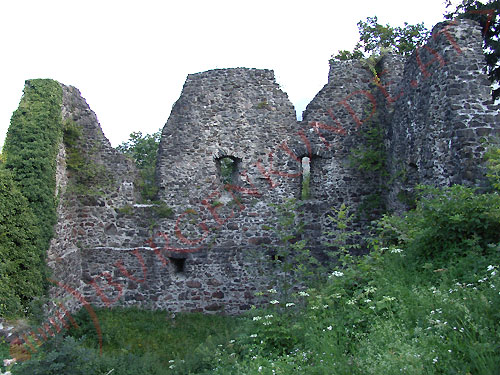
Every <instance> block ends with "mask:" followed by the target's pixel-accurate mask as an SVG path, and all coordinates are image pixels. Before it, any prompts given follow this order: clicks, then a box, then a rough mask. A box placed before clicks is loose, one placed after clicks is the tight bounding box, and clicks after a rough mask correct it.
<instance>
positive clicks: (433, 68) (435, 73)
mask: <svg viewBox="0 0 500 375" xmlns="http://www.w3.org/2000/svg"><path fill="white" fill-rule="evenodd" d="M446 27H447V28H446ZM445 28H446V29H445ZM444 31H446V32H444ZM433 35H434V37H432V38H431V39H430V40H429V42H428V44H427V46H426V47H423V48H420V49H419V51H418V54H417V53H414V54H413V56H411V57H409V58H408V59H404V58H402V57H398V56H392V55H388V56H385V57H384V58H383V59H382V60H381V61H380V62H379V64H378V66H377V69H378V71H379V76H380V80H377V79H376V78H375V76H374V75H373V73H372V72H371V71H370V69H368V68H367V66H366V65H364V64H363V63H362V62H360V61H346V62H333V63H332V64H331V68H330V72H329V76H328V83H327V84H326V85H325V86H324V87H323V89H322V90H321V91H320V92H319V93H318V94H317V95H316V97H315V98H314V99H313V100H312V101H311V103H310V104H309V105H308V106H307V108H306V110H305V112H304V116H303V121H301V122H297V121H296V117H295V111H294V108H293V105H292V104H291V103H290V101H289V100H288V97H287V95H286V93H284V92H283V91H282V90H281V89H280V88H279V85H278V84H277V83H276V81H275V78H274V73H273V72H272V71H271V70H261V69H245V68H236V69H217V70H211V71H207V72H203V73H197V74H191V75H189V76H188V77H187V79H186V82H185V84H184V87H183V90H182V93H181V95H180V97H179V99H178V101H177V102H176V103H175V105H174V107H173V109H172V113H171V115H170V117H169V119H168V121H167V123H166V125H165V127H164V129H163V132H162V137H161V142H160V147H159V152H158V161H157V170H156V179H157V184H158V187H159V196H158V198H159V199H160V200H161V201H162V202H163V203H164V204H165V205H166V206H167V207H169V208H170V209H171V212H170V214H169V215H165V213H163V214H162V213H161V212H160V211H159V208H161V207H159V206H157V205H152V204H148V205H145V204H139V203H138V192H137V191H136V190H135V187H134V181H135V179H136V176H137V171H136V170H135V167H134V165H133V162H132V161H131V160H130V159H128V158H126V157H125V156H123V155H121V154H120V153H119V152H117V151H116V150H114V149H113V148H112V147H111V146H110V144H109V142H108V141H107V139H106V138H105V137H104V135H103V134H102V131H101V129H100V126H99V123H98V121H97V118H96V116H95V114H94V113H93V112H92V111H91V110H90V108H88V105H87V104H86V103H85V100H84V99H83V98H82V97H81V95H80V94H79V92H78V90H76V89H75V88H73V87H67V86H63V91H64V100H63V117H64V119H65V120H66V119H71V120H72V121H74V122H75V123H76V124H78V125H79V126H81V128H82V131H83V139H84V142H83V145H82V149H83V150H84V152H85V153H86V155H87V156H88V157H89V158H91V159H92V160H93V162H95V163H97V164H99V165H102V166H104V167H105V170H106V171H108V172H107V173H109V174H110V176H112V177H113V179H112V180H113V183H112V184H111V185H108V186H107V187H106V189H104V191H103V193H102V194H100V195H97V196H92V197H75V196H74V195H72V194H71V190H68V187H70V186H71V183H72V177H71V173H70V171H68V169H67V167H65V156H64V155H65V149H64V145H61V151H60V154H59V156H58V186H59V187H60V188H59V191H60V194H61V199H60V205H59V209H58V214H59V222H58V224H57V226H56V235H55V237H54V239H53V241H52V244H51V248H50V249H49V265H50V267H51V268H52V269H53V272H54V279H57V280H60V281H61V282H63V283H65V284H66V285H67V286H69V287H71V288H73V289H75V290H76V291H78V293H81V295H82V297H83V298H85V300H87V301H88V302H91V303H92V304H94V305H97V306H114V305H125V306H132V305H140V306H144V307H148V308H158V309H165V310H170V311H204V312H224V313H229V314H236V313H239V312H241V311H243V310H246V309H248V308H249V307H250V306H251V305H256V304H259V303H260V302H261V301H260V300H258V299H257V298H256V297H255V292H256V291H260V290H263V289H265V288H268V287H270V286H271V283H272V278H273V276H275V274H276V272H277V270H276V269H273V268H272V266H271V265H270V259H271V255H272V252H271V251H270V249H269V248H268V247H267V245H273V244H274V245H276V244H278V242H279V239H278V238H277V236H276V234H275V233H274V232H273V231H272V230H270V229H269V227H273V226H275V220H276V209H275V208H274V205H276V204H277V205H279V204H282V203H283V202H285V200H286V199H289V198H296V199H300V194H301V185H302V172H303V171H302V164H301V159H302V158H304V157H311V161H310V171H311V172H310V173H311V185H310V186H311V195H312V197H311V199H308V200H304V201H302V203H303V206H302V208H301V210H300V211H299V212H298V217H299V218H300V219H301V220H303V222H304V224H305V232H304V234H303V237H302V238H304V239H307V240H308V247H309V248H311V250H313V253H315V254H316V255H321V252H322V251H323V250H324V247H325V246H324V244H323V243H324V242H325V241H328V238H327V236H325V232H326V231H328V230H330V229H331V224H330V222H329V220H328V214H329V213H331V212H332V208H338V207H339V206H340V205H341V204H342V203H345V204H346V205H347V206H349V207H350V208H351V209H352V210H353V211H354V212H356V211H359V209H360V207H361V206H362V204H363V202H364V201H365V200H366V199H367V197H370V196H373V195H376V196H377V195H378V196H380V197H381V198H382V199H384V200H385V201H386V203H387V205H388V207H389V209H392V210H401V209H402V208H403V207H404V203H403V202H402V199H401V194H402V193H401V192H403V193H404V192H409V193H411V191H412V190H413V188H414V186H415V185H416V184H418V183H428V184H434V185H440V186H444V185H449V184H452V183H466V184H470V185H481V184H484V178H483V177H482V175H481V168H477V166H478V165H480V164H481V157H482V155H483V152H484V147H483V146H482V144H481V142H480V140H481V137H483V136H488V135H491V134H494V133H497V134H498V128H499V126H498V124H499V114H498V108H497V107H496V106H493V105H492V104H491V100H490V91H489V90H490V88H489V82H488V81H487V79H486V76H485V75H484V73H483V72H482V69H483V67H484V65H485V63H484V57H483V55H482V51H481V30H480V29H479V28H478V26H477V25H476V24H474V23H472V22H469V21H461V22H460V23H459V24H457V25H454V24H451V25H449V26H446V24H438V25H437V26H436V27H435V28H434V30H433ZM450 38H453V40H456V43H457V45H458V46H459V48H460V53H458V51H457V49H456V46H455V45H454V44H452V43H450ZM436 56H440V58H442V59H443V61H446V63H441V60H439V59H437V57H436ZM433 59H437V60H436V61H434V62H432V60H433ZM431 62H432V63H431ZM422 67H425V69H423V68H422ZM373 121H377V122H378V123H380V124H381V126H382V128H383V129H384V145H385V147H386V150H387V167H388V172H389V173H388V175H387V176H381V175H380V174H377V173H374V172H361V171H359V170H358V169H357V168H356V167H354V166H353V165H352V162H351V155H352V151H353V150H354V149H355V148H356V147H359V146H363V145H364V142H365V140H364V138H363V130H364V129H365V128H366V127H367V126H368V125H369V124H370V123H371V122H373ZM224 157H228V158H231V159H233V160H234V161H235V163H236V165H237V171H236V172H235V174H234V176H233V179H232V183H231V187H229V188H228V187H227V186H224V184H223V182H222V178H221V169H220V160H221V159H222V158H224ZM369 220H370V217H369V216H368V217H365V218H363V217H361V218H359V219H358V220H357V223H356V226H357V227H358V228H360V229H363V230H365V229H366V228H367V227H368V224H369ZM52 296H53V297H56V298H58V299H62V300H64V301H65V303H67V305H68V306H69V307H70V308H71V309H76V308H77V306H78V305H79V304H81V301H80V302H79V301H77V299H76V298H74V297H72V296H71V295H69V293H68V291H67V290H64V289H63V288H61V287H54V288H53V290H52ZM264 299H265V297H264Z"/></svg>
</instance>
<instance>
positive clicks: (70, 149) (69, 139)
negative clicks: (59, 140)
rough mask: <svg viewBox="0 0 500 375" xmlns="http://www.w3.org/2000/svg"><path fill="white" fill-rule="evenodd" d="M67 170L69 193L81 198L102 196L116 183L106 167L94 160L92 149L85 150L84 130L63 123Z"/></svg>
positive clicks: (69, 123)
mask: <svg viewBox="0 0 500 375" xmlns="http://www.w3.org/2000/svg"><path fill="white" fill-rule="evenodd" d="M63 140H64V145H65V149H66V169H67V171H68V175H69V177H70V182H69V185H68V193H70V194H75V195H77V196H80V197H92V196H100V195H103V194H104V190H106V188H108V187H109V186H111V185H112V184H113V182H114V179H113V177H112V176H111V174H110V173H108V171H107V170H106V167H105V166H104V165H102V164H100V163H97V162H96V161H94V160H93V159H92V153H93V150H92V149H85V147H84V144H83V142H84V141H85V140H84V138H83V130H82V127H81V126H80V125H78V124H77V123H76V122H74V121H72V120H70V119H67V120H65V121H64V123H63Z"/></svg>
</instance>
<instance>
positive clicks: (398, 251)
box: [391, 249, 403, 254]
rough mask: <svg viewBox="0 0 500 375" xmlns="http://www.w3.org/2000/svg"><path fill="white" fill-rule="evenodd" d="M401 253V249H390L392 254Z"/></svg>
mask: <svg viewBox="0 0 500 375" xmlns="http://www.w3.org/2000/svg"><path fill="white" fill-rule="evenodd" d="M402 252H403V250H402V249H392V250H391V253H393V254H399V253H402Z"/></svg>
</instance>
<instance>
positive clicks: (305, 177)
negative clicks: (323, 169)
mask: <svg viewBox="0 0 500 375" xmlns="http://www.w3.org/2000/svg"><path fill="white" fill-rule="evenodd" d="M300 170H301V172H302V173H301V174H300V178H301V186H300V199H302V200H306V199H311V186H310V185H311V159H310V158H308V157H307V156H306V157H303V158H302V159H301V166H300Z"/></svg>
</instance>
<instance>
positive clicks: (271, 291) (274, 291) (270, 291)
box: [268, 288, 278, 293]
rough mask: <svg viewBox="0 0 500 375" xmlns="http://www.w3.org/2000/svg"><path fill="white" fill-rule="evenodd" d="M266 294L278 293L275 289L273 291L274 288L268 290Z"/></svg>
mask: <svg viewBox="0 0 500 375" xmlns="http://www.w3.org/2000/svg"><path fill="white" fill-rule="evenodd" d="M268 292H269V293H278V292H277V291H276V289H274V288H272V289H269V290H268Z"/></svg>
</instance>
